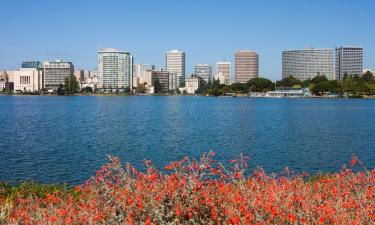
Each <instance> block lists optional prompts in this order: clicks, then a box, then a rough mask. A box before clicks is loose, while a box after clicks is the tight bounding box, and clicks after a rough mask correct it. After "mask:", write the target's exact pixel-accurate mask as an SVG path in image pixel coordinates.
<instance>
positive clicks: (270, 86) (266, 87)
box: [247, 77, 275, 92]
mask: <svg viewBox="0 0 375 225" xmlns="http://www.w3.org/2000/svg"><path fill="white" fill-rule="evenodd" d="M247 86H249V87H250V91H253V92H266V91H272V90H274V89H275V84H274V83H273V82H272V81H270V80H268V79H266V78H261V77H259V78H254V79H251V80H249V81H248V82H247Z"/></svg>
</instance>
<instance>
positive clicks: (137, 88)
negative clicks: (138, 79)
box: [135, 84, 146, 94]
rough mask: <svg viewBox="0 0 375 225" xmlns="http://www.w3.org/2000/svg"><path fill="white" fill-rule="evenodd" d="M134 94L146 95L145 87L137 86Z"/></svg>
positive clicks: (143, 85) (142, 85)
mask: <svg viewBox="0 0 375 225" xmlns="http://www.w3.org/2000/svg"><path fill="white" fill-rule="evenodd" d="M135 93H138V94H144V93H146V85H145V84H138V85H137V87H136V88H135Z"/></svg>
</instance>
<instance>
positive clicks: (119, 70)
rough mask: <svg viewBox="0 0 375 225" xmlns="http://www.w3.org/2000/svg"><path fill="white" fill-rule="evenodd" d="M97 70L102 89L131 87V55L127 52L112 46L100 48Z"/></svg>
mask: <svg viewBox="0 0 375 225" xmlns="http://www.w3.org/2000/svg"><path fill="white" fill-rule="evenodd" d="M98 70H99V78H100V81H101V88H102V89H104V90H103V91H114V90H117V89H118V90H119V91H123V90H125V89H126V88H129V89H130V90H131V89H132V87H133V85H132V83H133V57H132V56H130V53H129V52H125V51H119V50H117V49H113V48H103V49H100V50H99V52H98Z"/></svg>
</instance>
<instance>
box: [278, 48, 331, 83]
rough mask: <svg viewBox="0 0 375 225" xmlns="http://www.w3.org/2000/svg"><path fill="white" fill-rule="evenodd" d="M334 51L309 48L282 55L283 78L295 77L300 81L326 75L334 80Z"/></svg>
mask: <svg viewBox="0 0 375 225" xmlns="http://www.w3.org/2000/svg"><path fill="white" fill-rule="evenodd" d="M333 64H334V63H333V49H322V48H319V49H315V48H307V49H301V50H288V51H283V53H282V77H283V78H286V77H289V76H293V77H294V78H297V79H299V80H302V81H304V80H307V79H313V78H314V77H316V76H317V75H324V76H326V77H327V78H328V79H329V80H334V79H335V76H334V65H333Z"/></svg>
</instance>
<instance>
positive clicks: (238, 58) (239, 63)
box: [234, 50, 259, 83]
mask: <svg viewBox="0 0 375 225" xmlns="http://www.w3.org/2000/svg"><path fill="white" fill-rule="evenodd" d="M234 57H235V81H236V83H246V82H248V81H249V80H251V79H254V78H257V77H258V75H259V57H258V54H257V53H256V52H254V51H247V50H239V51H236V52H235V53H234Z"/></svg>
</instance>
